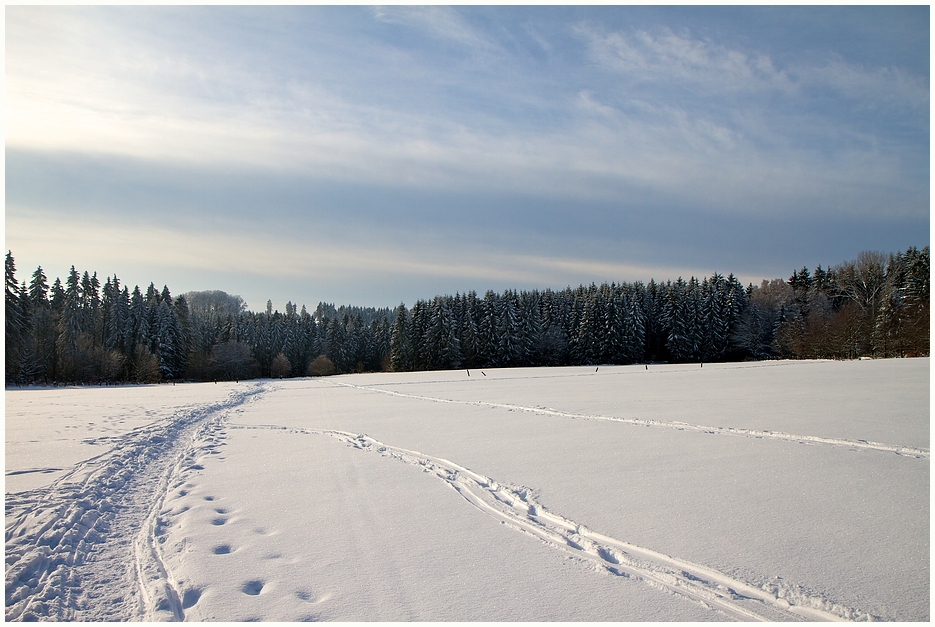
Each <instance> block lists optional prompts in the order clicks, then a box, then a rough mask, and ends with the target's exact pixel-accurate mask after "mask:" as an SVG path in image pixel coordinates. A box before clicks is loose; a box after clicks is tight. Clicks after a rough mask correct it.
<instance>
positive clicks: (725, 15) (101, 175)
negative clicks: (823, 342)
mask: <svg viewBox="0 0 935 627" xmlns="http://www.w3.org/2000/svg"><path fill="white" fill-rule="evenodd" d="M929 106H930V105H929V7H927V6H910V7H825V8H817V7H458V8H452V7H439V6H420V7H377V8H372V7H358V6H352V7H91V8H88V7H35V6H31V7H13V6H9V7H7V8H6V103H5V108H6V120H5V122H6V218H5V233H6V234H5V237H6V246H7V248H8V249H11V250H12V251H13V254H14V257H15V259H16V261H17V266H18V268H19V276H20V278H24V277H28V274H29V273H31V272H32V270H34V269H35V267H36V266H37V265H39V264H41V265H42V266H43V268H44V269H45V270H46V272H47V274H49V275H50V276H52V277H54V276H63V277H64V275H65V273H66V272H67V270H68V268H69V267H70V265H72V264H74V265H75V266H76V267H77V268H78V269H79V270H89V271H95V270H96V271H97V272H98V274H99V275H100V276H102V277H103V276H105V275H113V274H117V275H118V276H119V277H120V278H121V279H122V280H123V281H125V282H128V283H130V284H131V286H132V284H134V283H139V284H141V285H143V286H144V285H148V284H149V282H150V281H153V282H155V283H156V284H157V287H161V286H162V285H163V284H166V285H168V286H169V288H170V289H171V290H172V291H173V293H182V292H185V291H189V290H202V289H221V290H225V291H227V292H230V293H233V294H239V295H241V296H243V297H244V298H245V299H246V300H247V302H248V304H249V306H250V308H251V309H262V308H263V307H264V306H265V303H266V300H267V299H271V300H272V301H273V304H274V306H275V307H276V308H277V309H280V310H282V309H283V308H284V305H285V302H286V301H287V300H291V301H292V302H294V303H297V304H303V303H304V304H306V305H308V306H310V307H314V305H316V304H317V303H318V302H319V301H320V300H324V301H328V302H335V303H338V304H341V303H345V304H347V303H352V304H357V305H365V306H394V305H395V304H398V303H399V302H400V301H404V302H406V303H407V304H410V305H411V304H412V302H413V301H414V300H415V299H417V298H431V297H432V296H434V295H436V294H453V293H455V292H456V291H460V292H464V291H467V290H471V289H474V290H477V291H478V292H480V293H483V292H484V291H485V290H487V289H494V290H497V291H501V290H503V289H506V288H517V289H527V288H540V289H543V288H546V287H551V288H558V289H560V288H564V287H565V286H566V285H572V286H576V285H578V284H580V283H585V284H589V283H591V282H597V283H600V282H601V281H635V280H642V281H648V280H649V279H650V278H655V279H657V280H665V279H673V280H674V279H676V278H677V277H678V276H684V277H688V276H690V275H695V276H703V275H710V274H711V273H713V272H715V271H717V272H721V273H723V274H726V273H729V272H733V273H735V274H736V275H738V276H739V277H740V278H741V279H742V280H743V281H744V282H745V283H746V282H749V281H753V282H755V283H758V282H759V280H761V279H763V278H774V277H788V276H789V275H790V274H791V272H792V270H793V269H795V268H799V267H802V266H803V265H807V266H808V267H810V268H814V267H815V266H816V265H818V264H822V265H823V266H827V265H829V264H835V263H839V262H842V261H845V260H848V259H853V258H855V257H856V255H857V253H858V252H860V251H862V250H881V251H884V252H891V251H896V250H902V249H905V248H907V247H908V246H919V247H922V246H926V245H928V244H929V237H930V213H929V194H930V191H929V187H930V182H929V173H930V162H929V154H930V151H929Z"/></svg>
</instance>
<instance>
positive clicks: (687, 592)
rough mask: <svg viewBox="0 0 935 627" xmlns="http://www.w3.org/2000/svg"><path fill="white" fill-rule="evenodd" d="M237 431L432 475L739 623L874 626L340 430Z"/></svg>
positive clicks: (800, 592) (519, 489) (556, 539)
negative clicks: (313, 440)
mask: <svg viewBox="0 0 935 627" xmlns="http://www.w3.org/2000/svg"><path fill="white" fill-rule="evenodd" d="M232 428H235V429H272V430H283V431H287V432H291V433H305V434H312V435H318V434H320V435H329V436H332V437H335V438H338V439H340V440H342V441H344V442H347V443H348V444H349V445H351V446H353V447H354V448H355V449H359V450H365V451H375V452H378V453H379V454H380V455H382V456H384V457H390V458H393V459H396V460H399V461H402V462H405V463H407V464H410V465H414V466H418V467H420V468H421V469H422V472H425V473H431V474H433V475H434V476H436V477H437V478H439V479H441V480H442V481H444V482H446V483H447V484H448V485H449V486H450V487H452V488H453V489H454V490H455V491H456V492H457V493H458V494H459V495H461V496H462V497H463V498H464V499H465V500H466V501H467V502H468V503H470V504H471V505H472V506H474V507H476V508H477V509H479V510H480V511H482V512H484V513H485V514H488V515H489V516H492V517H493V518H495V519H497V520H499V521H500V523H501V524H506V525H508V526H510V527H511V528H513V529H516V530H518V531H521V532H524V533H527V534H529V535H531V536H533V537H535V538H538V539H539V540H542V541H544V542H545V543H546V544H548V545H549V546H552V547H554V548H556V549H559V550H562V551H566V552H568V553H570V554H572V555H574V556H575V557H579V558H583V559H585V560H589V561H591V562H593V563H595V564H597V565H598V566H600V567H602V568H604V569H606V570H607V571H608V572H610V573H612V574H614V575H618V576H622V577H627V578H629V577H633V578H636V579H639V580H641V581H644V582H646V583H647V584H649V585H651V586H653V587H655V588H658V589H662V590H665V591H668V592H671V593H673V594H677V595H682V596H685V597H688V598H689V599H692V600H694V601H696V602H699V603H701V604H702V605H704V606H706V607H710V608H713V609H716V610H719V611H721V612H723V613H724V614H726V615H727V616H729V617H730V618H733V619H736V620H740V621H781V620H796V619H799V620H801V619H802V618H805V619H809V620H822V621H845V620H874V619H875V618H877V617H874V616H871V615H870V614H868V613H866V612H863V611H860V610H858V609H855V608H850V607H846V606H844V605H842V604H839V603H835V602H834V601H832V600H829V599H826V598H824V597H822V596H821V595H820V594H818V593H815V592H812V591H809V590H806V589H804V588H803V587H802V586H799V585H795V584H789V583H788V582H786V581H783V580H782V579H779V578H775V579H774V580H773V581H771V582H770V583H768V584H764V585H763V586H761V587H757V586H755V585H752V584H749V583H747V582H744V581H740V580H738V579H736V578H732V577H730V576H728V575H726V574H724V573H722V572H719V571H718V570H716V569H713V568H710V567H707V566H704V565H700V564H694V563H692V562H689V561H686V560H681V559H678V558H674V557H670V556H668V555H664V554H662V553H659V552H657V551H653V550H652V549H648V548H644V547H640V546H636V545H634V544H631V543H629V542H625V541H622V540H618V539H616V538H612V537H610V536H606V535H603V534H600V533H598V532H595V531H592V530H591V529H588V528H587V527H585V526H584V525H582V524H579V523H577V522H575V521H573V520H569V519H567V518H565V517H563V516H560V515H557V514H554V513H552V512H549V511H548V510H547V509H546V508H545V507H543V506H542V505H541V504H539V503H538V502H537V500H536V499H535V496H534V490H532V489H530V488H527V487H524V486H515V485H509V484H505V483H500V482H498V481H496V480H494V479H491V478H489V477H486V476H484V475H481V474H479V473H476V472H474V471H471V470H469V469H467V468H465V467H463V466H460V465H458V464H456V463H454V462H451V461H448V460H446V459H442V458H439V457H433V456H431V455H426V454H423V453H420V452H418V451H412V450H408V449H404V448H400V447H395V446H390V445H388V444H384V443H383V442H380V441H378V440H375V439H373V438H371V437H369V436H367V435H362V434H354V433H347V432H344V431H337V430H318V429H305V428H299V427H285V426H277V425H252V426H247V425H239V426H233V427H232Z"/></svg>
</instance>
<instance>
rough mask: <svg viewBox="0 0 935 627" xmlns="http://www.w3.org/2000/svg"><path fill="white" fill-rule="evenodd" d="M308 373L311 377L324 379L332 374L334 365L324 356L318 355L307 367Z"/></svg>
mask: <svg viewBox="0 0 935 627" xmlns="http://www.w3.org/2000/svg"><path fill="white" fill-rule="evenodd" d="M308 373H309V374H310V375H311V376H313V377H326V376H328V375H330V374H334V363H332V361H331V360H330V359H328V358H327V357H325V356H324V355H319V356H318V357H316V358H315V359H313V360H312V363H310V364H309V365H308Z"/></svg>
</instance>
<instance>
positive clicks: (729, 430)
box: [328, 381, 930, 459]
mask: <svg viewBox="0 0 935 627" xmlns="http://www.w3.org/2000/svg"><path fill="white" fill-rule="evenodd" d="M328 383H330V384H331V385H336V386H341V387H348V388H354V389H357V390H365V391H369V392H379V393H380V394H387V395H389V396H398V397H401V398H411V399H414V400H420V401H430V402H433V403H451V404H454V405H474V406H478V407H492V408H496V409H506V410H508V411H523V412H529V413H533V414H541V415H547V416H558V417H561V418H571V419H580V420H605V421H609V422H622V423H625V424H631V425H637V426H641V427H655V428H661V429H675V430H678V431H695V432H701V433H708V434H712V435H734V436H741V437H747V438H769V439H775V440H788V441H791V442H808V443H809V444H825V445H831V446H846V447H848V448H851V449H869V450H875V451H884V452H888V453H896V454H897V455H901V456H906V457H915V458H918V459H928V458H929V456H930V453H929V449H927V448H918V447H913V446H903V445H900V444H886V443H883V442H871V441H868V440H848V439H845V438H827V437H822V436H817V435H799V434H794V433H784V432H782V431H766V430H763V431H760V430H756V429H743V428H738V427H710V426H706V425H699V424H692V423H688V422H681V421H677V420H673V421H667V420H647V419H643V418H621V417H617V416H601V415H597V414H576V413H572V412H567V411H561V410H558V409H553V408H551V407H527V406H524V405H511V404H508V403H492V402H487V401H459V400H454V399H447V398H437V397H433V396H421V395H417V394H406V393H404V392H396V391H393V390H384V389H381V388H376V387H370V386H365V385H353V384H350V383H341V382H337V381H329V382H328Z"/></svg>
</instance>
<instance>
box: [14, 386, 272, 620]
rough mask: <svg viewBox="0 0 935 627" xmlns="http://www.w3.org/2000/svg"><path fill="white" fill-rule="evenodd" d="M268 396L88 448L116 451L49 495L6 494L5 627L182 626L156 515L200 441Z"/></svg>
mask: <svg viewBox="0 0 935 627" xmlns="http://www.w3.org/2000/svg"><path fill="white" fill-rule="evenodd" d="M265 389H266V388H265V386H263V385H261V384H254V385H250V386H248V387H246V389H242V390H235V391H233V392H231V393H230V395H229V396H228V398H227V399H226V400H225V401H221V402H218V403H210V404H204V405H195V406H192V407H188V408H185V409H182V410H180V411H178V412H176V413H175V414H173V415H172V416H170V417H168V418H165V419H162V420H159V421H157V422H154V423H151V424H149V425H145V426H143V427H140V428H138V429H135V430H133V431H131V432H129V433H126V434H124V435H121V436H115V437H99V438H94V439H88V440H85V441H87V442H89V443H94V444H101V443H106V444H111V448H110V449H108V450H107V451H106V452H104V453H102V454H100V455H96V456H94V457H91V458H89V459H86V460H84V461H82V462H80V463H79V464H77V465H76V466H75V467H74V468H72V469H71V470H70V471H69V472H67V473H66V474H64V475H63V476H61V477H59V478H58V479H56V480H55V481H54V482H52V484H51V485H49V486H46V487H43V488H39V489H36V490H29V491H25V492H19V493H13V494H7V495H6V521H5V522H6V550H5V555H6V610H5V619H6V620H8V621H11V620H39V619H43V620H59V621H66V620H95V621H101V620H104V621H125V620H134V619H136V620H139V619H149V620H153V619H155V620H166V619H169V620H171V619H179V618H182V617H183V615H182V613H181V604H180V602H179V601H178V594H177V593H176V592H175V591H174V589H173V588H172V586H171V584H170V583H169V580H168V578H167V577H166V575H167V573H166V570H165V567H164V565H163V563H162V560H161V557H160V555H159V551H158V543H157V540H156V537H155V535H154V534H155V531H156V527H157V518H158V511H159V507H160V506H161V503H162V501H163V500H164V498H165V492H166V489H167V486H168V485H169V483H170V481H171V480H172V477H173V476H174V475H175V474H177V473H178V472H179V470H180V468H182V466H183V464H185V462H186V460H187V459H188V458H189V457H190V455H191V451H192V448H193V446H194V443H195V442H196V440H197V439H198V438H203V437H204V436H205V433H206V430H210V429H212V428H216V425H217V424H219V421H221V420H222V419H223V418H224V417H225V416H226V414H227V412H228V411H229V410H230V409H232V408H234V407H237V406H238V405H241V404H242V403H244V402H245V401H247V400H248V399H250V398H251V397H255V395H256V394H258V393H260V392H263V391H264V390H265ZM37 470H38V469H37ZM38 471H42V470H38Z"/></svg>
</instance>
